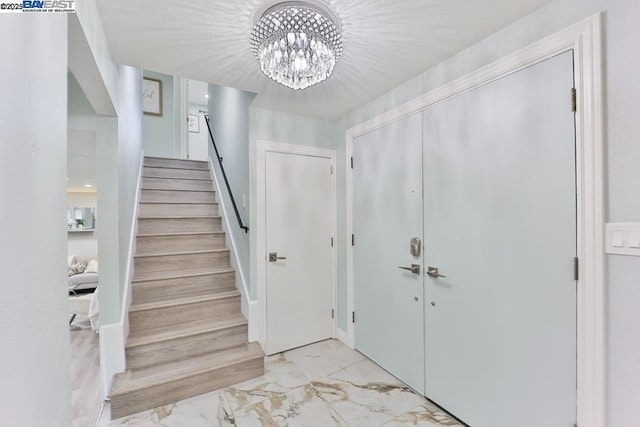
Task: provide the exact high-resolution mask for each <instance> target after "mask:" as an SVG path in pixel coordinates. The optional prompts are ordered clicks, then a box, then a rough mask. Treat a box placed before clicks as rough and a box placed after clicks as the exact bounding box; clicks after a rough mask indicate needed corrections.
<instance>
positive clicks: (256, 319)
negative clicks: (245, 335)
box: [247, 300, 264, 347]
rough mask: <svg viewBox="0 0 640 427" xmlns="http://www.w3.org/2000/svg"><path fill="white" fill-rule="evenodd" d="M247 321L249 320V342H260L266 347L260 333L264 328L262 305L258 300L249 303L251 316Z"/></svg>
mask: <svg viewBox="0 0 640 427" xmlns="http://www.w3.org/2000/svg"><path fill="white" fill-rule="evenodd" d="M247 320H249V342H253V341H258V342H259V343H260V345H262V347H264V342H262V337H261V333H260V331H261V326H262V325H261V324H260V323H261V322H260V304H258V301H257V300H254V301H249V316H248V317H247Z"/></svg>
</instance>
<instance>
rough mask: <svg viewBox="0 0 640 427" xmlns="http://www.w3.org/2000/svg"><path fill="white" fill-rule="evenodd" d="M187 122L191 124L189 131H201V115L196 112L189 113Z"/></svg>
mask: <svg viewBox="0 0 640 427" xmlns="http://www.w3.org/2000/svg"><path fill="white" fill-rule="evenodd" d="M187 123H188V124H189V132H195V133H199V132H200V117H199V116H198V115H196V114H189V117H187Z"/></svg>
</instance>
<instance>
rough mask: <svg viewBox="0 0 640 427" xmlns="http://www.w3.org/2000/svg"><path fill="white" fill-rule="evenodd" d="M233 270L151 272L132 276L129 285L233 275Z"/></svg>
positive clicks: (220, 268)
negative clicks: (211, 275) (215, 275)
mask: <svg viewBox="0 0 640 427" xmlns="http://www.w3.org/2000/svg"><path fill="white" fill-rule="evenodd" d="M234 271H235V270H234V269H233V268H232V267H231V266H228V267H226V266H225V267H207V268H192V269H188V270H180V271H175V272H168V271H166V272H153V273H145V274H140V275H138V274H134V278H133V279H132V280H131V283H140V282H151V281H154V280H164V279H180V278H188V277H196V276H207V275H209V274H222V273H233V272H234Z"/></svg>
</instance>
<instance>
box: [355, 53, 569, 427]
mask: <svg viewBox="0 0 640 427" xmlns="http://www.w3.org/2000/svg"><path fill="white" fill-rule="evenodd" d="M572 87H573V56H572V53H565V54H563V55H560V56H557V57H554V58H552V59H549V60H547V61H544V62H542V63H539V64H537V65H535V66H532V67H529V68H527V69H524V70H522V71H519V72H517V73H514V74H511V75H509V76H506V77H504V78H502V79H499V80H497V81H494V82H492V83H489V84H487V85H484V86H482V87H480V88H477V89H475V90H472V91H470V92H467V93H465V94H462V95H459V96H457V97H454V98H452V99H450V100H447V101H446V102H443V103H440V104H437V105H435V106H432V107H430V108H428V109H426V110H424V111H423V112H419V113H416V114H414V115H412V116H410V117H408V118H405V119H403V120H401V121H399V122H396V123H394V124H391V125H388V126H385V127H383V128H380V129H378V130H375V131H373V132H370V133H368V134H365V135H363V136H360V137H358V138H356V139H355V141H354V231H355V247H354V255H355V257H354V260H355V265H354V279H355V310H356V311H355V319H356V323H355V334H356V340H355V343H356V348H357V349H358V350H360V351H362V352H363V353H364V354H366V355H367V356H369V357H370V358H371V359H373V360H374V361H376V362H378V363H379V364H380V365H382V366H383V367H384V368H386V369H387V370H389V371H390V372H391V373H393V374H395V375H396V376H397V377H399V378H400V379H401V380H403V381H404V382H405V383H407V384H408V385H410V386H411V387H413V388H414V389H416V390H418V391H420V392H422V393H423V394H425V395H426V396H427V397H428V398H430V399H432V400H433V401H435V402H436V403H438V404H439V405H441V406H442V407H444V408H445V409H447V410H448V411H450V412H451V413H453V414H454V415H456V416H457V417H458V418H460V419H461V420H463V421H464V422H466V423H468V424H469V425H473V426H474V427H484V426H487V427H489V426H490V427H511V426H515V425H517V426H523V427H528V426H531V427H534V426H542V425H545V426H571V425H573V423H574V422H575V407H576V282H575V281H574V277H573V262H574V257H575V256H576V180H575V176H576V175H575V173H576V171H575V159H576V156H575V134H574V114H573V113H572V111H571V101H570V93H571V88H572ZM412 237H420V238H421V240H422V241H423V252H422V254H421V255H420V256H419V257H415V256H413V255H411V253H410V239H411V238H412ZM411 264H416V265H418V266H419V267H420V274H413V273H411V272H410V271H407V270H403V269H399V268H398V267H406V266H410V265H411ZM435 269H437V274H436V272H435ZM416 270H417V269H414V271H416ZM427 272H430V274H425V273H427Z"/></svg>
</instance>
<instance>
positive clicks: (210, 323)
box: [126, 313, 248, 348]
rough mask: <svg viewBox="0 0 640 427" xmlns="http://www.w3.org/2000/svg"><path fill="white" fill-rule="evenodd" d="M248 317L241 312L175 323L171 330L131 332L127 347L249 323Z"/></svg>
mask: <svg viewBox="0 0 640 427" xmlns="http://www.w3.org/2000/svg"><path fill="white" fill-rule="evenodd" d="M247 324H248V322H247V319H245V317H244V316H243V315H242V314H241V313H238V314H234V315H231V316H225V317H220V318H218V319H198V320H195V321H192V322H189V323H183V324H179V325H174V326H172V328H171V329H170V330H158V331H143V332H139V333H137V334H136V333H131V334H130V335H129V338H128V339H127V345H126V348H131V347H136V346H141V345H147V344H152V343H156V342H161V341H168V340H171V339H175V338H182V337H186V336H191V335H198V334H203V333H207V332H212V331H218V330H221V329H226V328H230V327H233V326H241V325H247Z"/></svg>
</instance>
